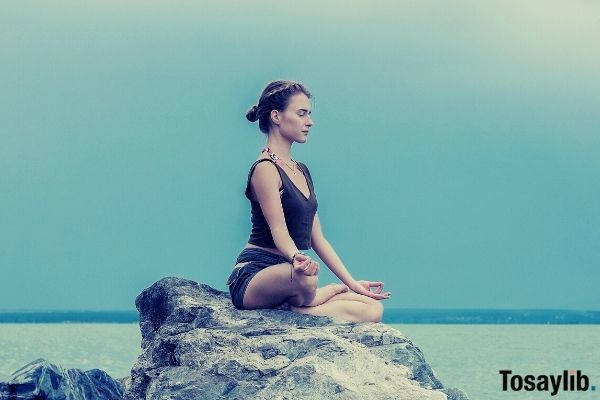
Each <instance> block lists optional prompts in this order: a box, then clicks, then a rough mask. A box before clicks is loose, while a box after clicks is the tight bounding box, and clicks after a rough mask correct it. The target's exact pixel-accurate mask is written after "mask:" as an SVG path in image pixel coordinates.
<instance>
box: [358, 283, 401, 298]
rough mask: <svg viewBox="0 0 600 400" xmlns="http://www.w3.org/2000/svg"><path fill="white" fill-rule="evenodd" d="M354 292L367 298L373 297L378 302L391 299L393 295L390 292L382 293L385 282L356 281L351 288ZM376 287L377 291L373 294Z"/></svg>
mask: <svg viewBox="0 0 600 400" xmlns="http://www.w3.org/2000/svg"><path fill="white" fill-rule="evenodd" d="M349 287H350V289H352V290H353V291H354V292H356V293H358V294H362V295H365V296H369V297H372V298H374V299H376V300H383V299H389V298H390V296H391V295H392V294H391V293H390V292H385V293H381V291H382V290H383V282H371V281H364V280H363V281H355V282H354V284H353V285H350V286H349ZM372 287H374V288H375V291H374V292H372V291H371V288H372Z"/></svg>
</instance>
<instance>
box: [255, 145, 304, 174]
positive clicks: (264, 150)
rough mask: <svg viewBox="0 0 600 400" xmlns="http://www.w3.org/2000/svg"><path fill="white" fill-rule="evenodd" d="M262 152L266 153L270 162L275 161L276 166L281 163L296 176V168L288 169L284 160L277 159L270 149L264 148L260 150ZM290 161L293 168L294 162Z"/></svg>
mask: <svg viewBox="0 0 600 400" xmlns="http://www.w3.org/2000/svg"><path fill="white" fill-rule="evenodd" d="M264 152H266V153H267V154H268V155H269V157H271V160H273V161H275V162H276V163H277V164H278V165H281V163H282V162H283V164H284V165H285V166H287V167H288V168H289V169H290V170H292V173H293V174H294V175H296V168H293V167H290V166H289V164H288V163H286V162H285V160H283V159H281V158H279V157H278V156H277V154H275V153H273V151H272V150H271V149H270V148H268V147H265V148H264V149H262V151H261V153H264ZM292 161H293V162H294V166H296V165H297V164H296V161H294V160H292Z"/></svg>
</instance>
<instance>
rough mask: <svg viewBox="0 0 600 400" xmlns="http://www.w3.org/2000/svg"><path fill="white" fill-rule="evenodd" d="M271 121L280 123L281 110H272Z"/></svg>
mask: <svg viewBox="0 0 600 400" xmlns="http://www.w3.org/2000/svg"><path fill="white" fill-rule="evenodd" d="M271 121H273V123H275V124H277V125H279V123H280V121H279V111H277V110H271Z"/></svg>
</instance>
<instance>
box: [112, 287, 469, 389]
mask: <svg viewBox="0 0 600 400" xmlns="http://www.w3.org/2000/svg"><path fill="white" fill-rule="evenodd" d="M136 307H137V309H138V311H139V313H140V329H141V333H142V354H141V355H140V356H139V357H138V359H137V361H136V362H135V364H134V366H133V368H132V370H131V377H126V378H123V379H122V380H121V382H122V383H123V384H124V385H125V390H126V392H125V396H124V397H125V399H128V400H134V399H135V400H137V399H178V400H186V399H190V400H191V399H269V400H272V399H298V398H301V399H324V398H327V399H330V400H337V399H373V400H376V399H386V400H387V399H407V400H408V399H440V400H441V399H446V398H448V399H456V400H458V399H467V396H466V395H465V394H464V392H462V391H461V390H459V389H448V388H444V387H443V385H442V383H441V382H440V381H439V380H438V379H437V378H436V376H435V374H434V373H433V371H432V370H431V368H430V367H429V365H428V364H427V362H426V361H425V358H424V356H423V354H422V352H421V350H420V349H419V348H418V347H417V346H415V345H414V344H413V343H412V342H411V341H410V340H409V339H408V338H406V337H405V336H404V335H403V334H402V333H401V332H400V331H398V330H396V329H393V328H390V327H388V326H387V325H385V324H382V323H373V322H365V323H353V322H348V321H344V320H341V319H337V318H329V317H316V316H310V315H306V314H300V313H295V312H291V311H285V310H237V309H236V308H235V307H233V305H232V304H231V299H230V296H229V293H225V292H222V291H219V290H216V289H214V288H212V287H210V286H208V285H204V284H198V283H196V282H194V281H190V280H186V279H181V278H173V277H169V278H164V279H161V280H160V281H158V282H156V283H155V284H154V285H152V286H151V287H149V288H147V289H146V290H144V291H143V292H142V293H141V294H140V295H139V296H138V297H137V299H136Z"/></svg>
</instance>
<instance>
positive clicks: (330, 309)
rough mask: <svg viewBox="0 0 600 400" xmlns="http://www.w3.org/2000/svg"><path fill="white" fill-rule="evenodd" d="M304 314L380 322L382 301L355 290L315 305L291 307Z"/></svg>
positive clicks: (354, 320)
mask: <svg viewBox="0 0 600 400" xmlns="http://www.w3.org/2000/svg"><path fill="white" fill-rule="evenodd" d="M291 310H292V311H295V312H299V313H302V314H311V315H322V316H328V317H337V318H342V319H345V320H348V321H353V322H366V321H371V322H380V321H381V317H382V316H383V305H382V304H381V301H379V300H375V299H372V298H370V297H367V296H363V295H362V294H358V293H354V292H346V293H339V294H337V295H335V296H333V297H331V298H330V299H329V300H328V301H326V302H325V303H323V304H320V305H318V306H314V307H294V306H292V307H291Z"/></svg>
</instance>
